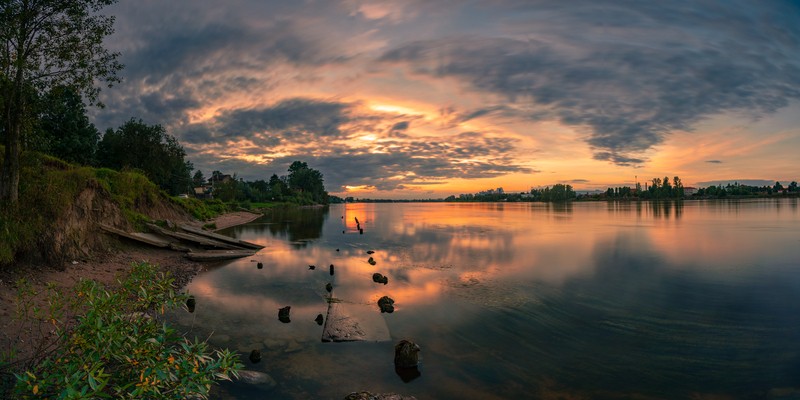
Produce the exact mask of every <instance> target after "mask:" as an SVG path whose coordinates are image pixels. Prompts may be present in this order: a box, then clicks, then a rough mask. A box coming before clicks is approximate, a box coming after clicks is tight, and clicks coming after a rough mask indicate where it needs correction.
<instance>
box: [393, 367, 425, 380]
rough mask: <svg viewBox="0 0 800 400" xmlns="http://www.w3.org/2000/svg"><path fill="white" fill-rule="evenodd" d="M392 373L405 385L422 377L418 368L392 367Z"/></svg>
mask: <svg viewBox="0 0 800 400" xmlns="http://www.w3.org/2000/svg"><path fill="white" fill-rule="evenodd" d="M394 373H395V374H397V376H399V377H400V379H401V380H402V381H403V382H405V383H408V382H411V381H413V380H414V379H417V378H419V377H420V376H422V373H421V372H419V368H417V367H411V368H400V367H394Z"/></svg>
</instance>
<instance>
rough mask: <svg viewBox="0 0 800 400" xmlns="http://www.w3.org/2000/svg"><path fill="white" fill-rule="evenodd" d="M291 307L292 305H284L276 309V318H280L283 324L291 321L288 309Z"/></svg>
mask: <svg viewBox="0 0 800 400" xmlns="http://www.w3.org/2000/svg"><path fill="white" fill-rule="evenodd" d="M291 309H292V307H290V306H286V307H283V308H281V309H280V310H278V320H280V321H281V322H283V323H284V324H288V323H289V322H292V320H290V319H289V310H291Z"/></svg>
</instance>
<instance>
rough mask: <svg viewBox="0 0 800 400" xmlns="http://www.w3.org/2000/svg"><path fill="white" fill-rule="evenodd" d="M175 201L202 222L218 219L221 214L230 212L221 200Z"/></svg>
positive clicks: (177, 199)
mask: <svg viewBox="0 0 800 400" xmlns="http://www.w3.org/2000/svg"><path fill="white" fill-rule="evenodd" d="M173 201H175V202H176V203H178V204H179V205H180V206H181V207H183V208H184V209H185V210H186V211H188V212H189V213H190V214H192V216H193V217H195V218H197V219H199V220H200V221H206V220H209V219H213V218H216V217H217V216H219V215H220V214H223V213H225V212H227V211H229V208H228V206H227V205H226V204H225V203H223V202H222V201H221V200H219V199H214V200H200V199H195V198H188V199H184V198H179V197H178V198H176V197H174V198H173Z"/></svg>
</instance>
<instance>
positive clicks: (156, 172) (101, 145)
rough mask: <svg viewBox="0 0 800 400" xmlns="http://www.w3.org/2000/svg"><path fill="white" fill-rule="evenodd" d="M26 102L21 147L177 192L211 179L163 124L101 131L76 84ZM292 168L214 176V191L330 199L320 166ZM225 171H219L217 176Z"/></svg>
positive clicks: (243, 198)
mask: <svg viewBox="0 0 800 400" xmlns="http://www.w3.org/2000/svg"><path fill="white" fill-rule="evenodd" d="M26 106H27V108H28V114H27V116H26V119H27V122H26V124H25V127H24V128H25V129H24V130H23V131H22V133H23V135H22V137H21V141H20V146H21V147H20V148H21V150H24V151H38V152H41V153H45V154H49V155H52V156H54V157H58V158H60V159H62V160H64V161H68V162H71V163H74V164H80V165H87V166H93V167H97V168H111V169H115V170H136V171H140V172H141V173H143V174H144V175H145V176H147V177H148V178H149V179H150V180H151V181H152V182H153V183H155V184H156V185H158V186H159V187H160V188H161V189H163V190H164V191H166V192H167V193H169V194H170V195H173V196H176V195H179V194H190V193H193V192H194V187H198V186H203V185H207V184H208V183H209V181H208V180H206V179H205V178H204V177H203V174H202V172H201V171H199V170H197V171H195V173H194V175H192V171H193V170H194V166H193V164H192V162H191V161H189V160H188V159H187V158H186V151H185V150H184V148H183V146H182V145H181V144H180V142H179V141H178V140H177V139H176V138H175V137H174V136H172V135H170V134H168V133H167V131H166V129H165V128H164V127H163V126H161V125H159V124H154V125H150V124H147V123H145V122H144V121H142V120H141V119H138V120H137V119H133V118H131V119H130V120H128V121H126V122H125V123H123V124H122V125H121V126H119V127H118V128H116V129H112V128H108V129H107V130H106V131H105V133H103V134H101V133H100V131H99V130H98V129H97V128H96V127H95V125H94V124H92V123H91V122H90V120H89V117H88V115H87V106H86V104H85V102H84V99H83V97H82V96H81V94H80V93H79V92H78V91H76V90H75V89H74V88H71V87H66V86H57V87H54V88H52V89H51V90H49V91H47V92H43V93H35V92H31V93H27V99H26ZM6 121H7V116H6V115H0V122H2V123H0V126H2V127H3V128H0V136H2V137H3V139H7V137H8V135H7V132H8V129H7V124H6ZM288 172H289V175H288V176H281V177H279V176H278V175H276V174H273V176H272V177H271V178H270V179H269V180H268V181H266V180H256V181H253V182H245V181H242V180H240V179H235V178H234V179H233V180H232V181H230V182H229V181H227V180H226V181H225V182H222V181H221V180H215V181H214V183H215V185H214V188H213V189H214V190H213V193H211V195H212V196H214V197H216V198H220V199H222V200H223V201H226V202H230V201H238V202H272V201H278V202H294V203H299V204H323V203H326V202H327V192H325V188H324V185H323V176H322V174H321V173H320V172H319V171H317V170H315V169H313V168H309V167H308V164H306V163H304V162H300V161H296V162H295V163H293V164H292V165H291V166H290V167H289V171H288ZM221 175H223V174H222V173H221V172H219V171H214V172H213V173H212V180H213V178H214V177H218V176H221Z"/></svg>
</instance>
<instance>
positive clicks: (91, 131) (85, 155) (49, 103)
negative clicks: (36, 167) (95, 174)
mask: <svg viewBox="0 0 800 400" xmlns="http://www.w3.org/2000/svg"><path fill="white" fill-rule="evenodd" d="M38 103H39V104H38V109H39V112H38V113H37V114H38V116H37V119H36V124H35V125H34V131H35V132H34V133H33V135H31V136H32V137H31V138H30V140H29V146H28V148H29V149H32V150H38V151H41V152H43V153H47V154H50V155H53V156H55V157H58V158H60V159H62V160H64V161H68V162H72V163H76V164H83V165H91V164H93V163H94V156H95V152H96V151H97V142H98V140H99V139H100V132H99V131H98V130H97V128H95V126H94V124H92V123H91V122H89V117H88V116H87V115H86V106H85V105H84V103H83V99H82V98H81V96H80V94H78V93H77V92H76V91H75V90H74V89H71V88H68V87H57V88H54V89H53V90H51V91H50V92H49V93H48V94H47V95H46V96H44V97H43V98H42V99H40V101H39V102H38Z"/></svg>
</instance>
